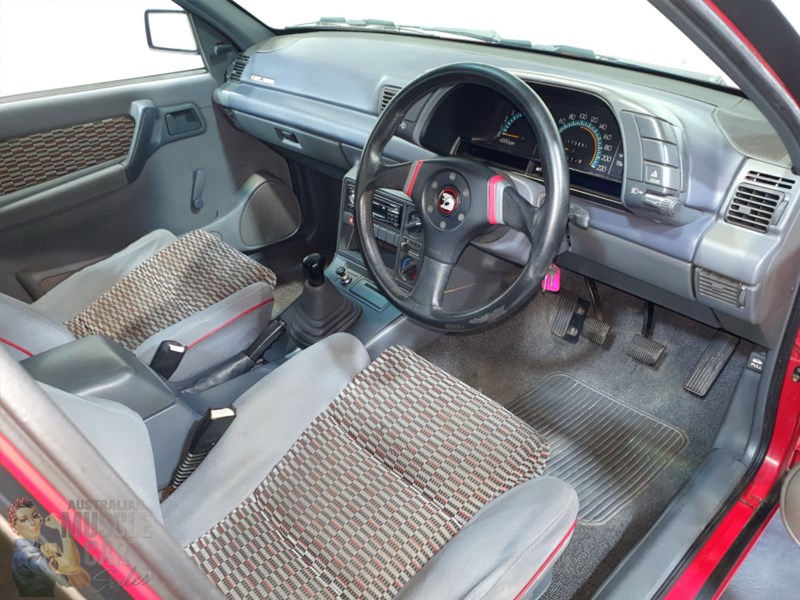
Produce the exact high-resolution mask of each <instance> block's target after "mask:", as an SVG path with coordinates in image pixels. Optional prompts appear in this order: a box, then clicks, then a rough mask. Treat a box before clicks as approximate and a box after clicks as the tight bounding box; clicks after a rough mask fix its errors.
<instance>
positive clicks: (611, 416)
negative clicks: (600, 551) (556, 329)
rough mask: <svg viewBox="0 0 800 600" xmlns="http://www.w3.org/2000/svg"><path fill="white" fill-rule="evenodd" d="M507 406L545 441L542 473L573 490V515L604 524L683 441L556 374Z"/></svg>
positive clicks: (660, 425) (652, 421) (643, 416)
mask: <svg viewBox="0 0 800 600" xmlns="http://www.w3.org/2000/svg"><path fill="white" fill-rule="evenodd" d="M507 408H508V409H509V410H510V411H511V412H513V413H514V414H516V415H517V416H519V417H520V418H522V419H524V420H525V421H527V422H528V423H530V424H531V425H532V426H533V427H534V428H535V429H536V430H537V431H539V432H540V433H541V434H543V435H544V436H545V437H547V439H548V440H550V458H549V459H548V461H547V469H546V471H545V474H546V475H552V476H553V477H558V478H559V479H563V480H564V481H567V482H568V483H570V484H571V485H572V486H573V487H574V488H575V490H576V491H577V492H578V499H579V501H580V511H579V513H578V518H579V519H580V520H581V521H582V522H583V523H586V524H602V523H604V522H605V521H607V520H609V519H610V518H611V517H613V516H614V515H615V514H616V513H617V512H618V511H619V510H621V509H622V508H623V507H624V506H625V505H627V504H628V503H629V502H630V501H631V500H633V499H634V498H635V497H636V495H637V494H639V493H640V492H641V491H642V490H643V489H644V488H645V487H646V486H647V485H648V484H649V483H650V482H651V481H652V480H653V478H654V477H655V476H656V475H657V474H658V472H659V471H661V469H663V468H664V467H666V466H667V465H668V464H669V463H670V461H672V459H673V458H675V456H676V455H677V454H678V453H679V452H680V451H681V450H682V449H683V448H684V446H686V444H687V443H688V441H689V439H688V438H687V436H686V434H685V433H684V432H683V431H681V430H680V429H677V428H675V427H673V426H672V425H668V424H667V423H664V422H663V421H659V420H658V419H655V418H654V417H651V416H650V415H647V414H645V413H643V412H641V411H638V410H636V409H634V408H631V407H629V406H627V405H625V404H622V403H621V402H618V401H617V400H614V399H613V398H611V397H610V396H608V395H606V394H604V393H602V392H599V391H597V390H596V389H594V388H592V387H590V386H588V385H586V384H585V383H582V382H580V381H578V380H577V379H575V378H573V377H570V376H569V375H565V374H563V373H558V374H555V375H551V376H550V377H548V378H546V379H545V380H543V381H541V382H539V383H538V384H537V385H536V387H535V388H534V389H533V390H531V391H530V392H528V393H527V394H525V395H523V396H521V397H519V398H517V399H516V400H514V401H513V402H512V403H511V404H509V405H508V406H507Z"/></svg>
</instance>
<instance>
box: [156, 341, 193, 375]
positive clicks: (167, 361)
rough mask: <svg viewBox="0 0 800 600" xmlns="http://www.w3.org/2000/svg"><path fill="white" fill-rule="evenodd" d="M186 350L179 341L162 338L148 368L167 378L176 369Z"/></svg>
mask: <svg viewBox="0 0 800 600" xmlns="http://www.w3.org/2000/svg"><path fill="white" fill-rule="evenodd" d="M186 350H187V348H186V346H184V345H183V344H181V343H180V342H175V341H173V340H164V341H163V342H161V343H160V344H159V345H158V348H157V349H156V353H155V354H154V355H153V359H152V360H151V361H150V368H151V369H153V371H155V372H156V373H158V374H159V375H161V376H162V377H163V378H164V379H169V378H170V377H172V375H173V374H174V373H175V371H177V370H178V367H179V366H180V364H181V361H183V357H184V356H186Z"/></svg>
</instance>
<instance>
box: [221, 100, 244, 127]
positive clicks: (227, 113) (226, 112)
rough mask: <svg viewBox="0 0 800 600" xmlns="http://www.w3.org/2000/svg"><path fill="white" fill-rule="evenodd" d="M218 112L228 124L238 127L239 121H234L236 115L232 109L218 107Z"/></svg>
mask: <svg viewBox="0 0 800 600" xmlns="http://www.w3.org/2000/svg"><path fill="white" fill-rule="evenodd" d="M217 106H219V105H217ZM219 110H220V112H221V113H222V116H223V117H225V120H226V121H227V122H228V123H230V124H231V125H233V126H234V127H239V121H238V120H237V119H236V113H235V112H234V111H233V109H231V108H228V107H227V106H219Z"/></svg>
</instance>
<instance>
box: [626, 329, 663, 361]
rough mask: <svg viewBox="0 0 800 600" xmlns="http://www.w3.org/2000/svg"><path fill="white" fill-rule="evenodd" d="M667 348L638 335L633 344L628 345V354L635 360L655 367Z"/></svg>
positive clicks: (632, 341) (635, 336) (634, 337)
mask: <svg viewBox="0 0 800 600" xmlns="http://www.w3.org/2000/svg"><path fill="white" fill-rule="evenodd" d="M666 349H667V347H666V346H665V345H664V344H659V343H658V342H656V341H655V340H651V339H650V338H646V337H644V336H643V335H642V334H640V333H637V334H636V335H634V336H633V339H632V340H631V343H630V344H628V351H627V354H628V356H630V357H631V358H632V359H634V360H638V361H639V362H640V363H642V364H645V365H649V366H651V367H652V366H653V365H654V364H656V363H657V362H658V359H660V358H661V355H662V354H664V350H666Z"/></svg>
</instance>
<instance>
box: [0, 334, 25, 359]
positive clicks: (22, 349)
mask: <svg viewBox="0 0 800 600" xmlns="http://www.w3.org/2000/svg"><path fill="white" fill-rule="evenodd" d="M0 343H2V344H6V345H8V346H11V347H12V348H14V350H19V351H20V352H22V353H23V354H27V355H28V356H33V352H30V351H28V350H25V348H23V347H22V346H17V345H16V344H15V343H14V342H12V341H11V340H7V339H6V338H1V337H0Z"/></svg>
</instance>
